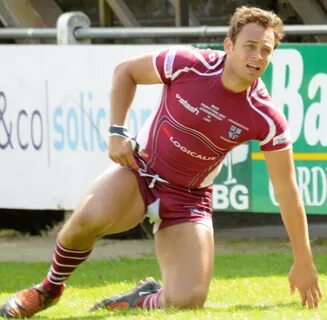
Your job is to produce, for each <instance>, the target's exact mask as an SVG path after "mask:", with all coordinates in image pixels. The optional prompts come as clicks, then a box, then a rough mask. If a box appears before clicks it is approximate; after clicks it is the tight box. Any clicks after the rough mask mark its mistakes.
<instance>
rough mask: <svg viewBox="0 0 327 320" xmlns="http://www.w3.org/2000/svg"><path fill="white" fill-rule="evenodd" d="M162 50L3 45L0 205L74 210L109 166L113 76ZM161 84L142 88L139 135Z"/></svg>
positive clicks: (135, 110) (133, 117) (134, 126)
mask: <svg viewBox="0 0 327 320" xmlns="http://www.w3.org/2000/svg"><path fill="white" fill-rule="evenodd" d="M159 48H162V46H160V45H159V46H156V45H148V46H147V45H139V46H136V45H133V46H132V45H126V46H121V45H120V46H115V45H106V46H84V45H83V46H82V45H81V46H55V45H54V46H52V45H44V46H42V45H38V46H25V45H24V46H23V45H21V46H14V45H8V46H7V45H4V46H1V53H0V75H1V76H0V208H16V209H66V210H71V209H73V208H74V207H75V205H76V204H77V202H78V200H79V199H80V198H81V197H82V195H83V194H84V193H85V192H86V191H87V189H88V188H89V187H90V184H91V182H92V181H93V180H94V179H95V178H96V177H97V176H98V175H99V174H100V173H101V172H102V171H104V170H105V169H106V168H108V167H109V166H111V165H112V163H111V162H110V160H109V159H108V157H107V140H108V139H107V137H108V135H107V132H108V131H107V129H108V124H109V108H108V105H109V103H108V101H109V95H110V87H111V79H112V72H113V69H114V67H115V66H116V65H117V64H118V63H119V62H120V61H122V60H124V59H126V58H128V57H131V56H135V55H138V54H141V53H145V52H151V51H155V50H158V49H159ZM160 91H161V86H160V85H151V86H139V88H138V90H137V94H136V97H135V101H134V103H133V107H132V110H131V112H130V115H129V127H130V130H131V132H132V133H135V132H137V131H138V130H139V128H140V127H141V126H142V124H143V123H144V121H145V120H146V119H147V118H148V117H149V115H150V113H151V110H152V109H153V108H154V107H156V104H157V103H159V95H160Z"/></svg>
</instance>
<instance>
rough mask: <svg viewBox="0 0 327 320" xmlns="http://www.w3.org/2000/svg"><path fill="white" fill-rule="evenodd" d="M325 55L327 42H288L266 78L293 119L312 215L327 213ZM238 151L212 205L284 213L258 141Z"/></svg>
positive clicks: (217, 184)
mask: <svg viewBox="0 0 327 320" xmlns="http://www.w3.org/2000/svg"><path fill="white" fill-rule="evenodd" d="M201 47H205V45H201ZM210 47H211V48H215V49H221V48H222V47H221V45H217V46H215V47H213V46H210ZM326 59H327V45H326V44H284V45H281V46H280V47H279V49H277V50H276V51H275V52H274V55H273V59H272V62H271V64H270V66H269V67H268V69H267V71H266V73H265V74H264V76H263V78H262V79H263V81H264V82H265V84H266V86H267V88H268V91H269V92H270V94H271V96H272V98H273V100H274V101H275V103H276V104H277V105H278V106H280V107H281V108H282V111H283V112H284V114H285V115H286V117H287V119H288V122H289V125H290V129H291V136H292V141H293V149H294V160H295V166H296V174H297V183H298V186H299V190H300V193H301V196H302V199H303V201H304V204H305V207H306V211H307V213H315V214H327V63H326ZM245 150H247V151H245ZM233 152H234V154H233V153H232V154H231V155H230V156H229V157H228V158H227V159H225V162H224V166H223V170H222V171H221V175H220V176H219V177H218V178H217V179H216V180H215V184H214V189H213V209H214V210H226V211H238V210H242V211H247V212H279V208H278V205H277V202H276V199H275V196H274V192H273V189H272V187H271V184H270V181H269V178H268V175H267V170H266V166H265V161H264V158H263V154H262V153H261V152H260V149H259V147H258V143H257V142H250V143H249V145H246V146H240V147H237V148H236V149H235V150H233ZM245 154H246V155H245Z"/></svg>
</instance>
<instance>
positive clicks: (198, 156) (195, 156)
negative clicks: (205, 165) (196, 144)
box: [169, 137, 217, 161]
mask: <svg viewBox="0 0 327 320" xmlns="http://www.w3.org/2000/svg"><path fill="white" fill-rule="evenodd" d="M169 141H170V142H171V143H172V144H173V145H174V146H175V147H177V148H178V149H179V150H181V151H182V152H185V153H186V154H188V155H189V156H191V157H193V158H197V159H201V160H210V161H212V160H216V159H217V157H208V156H204V155H202V154H199V153H196V152H195V151H192V150H190V149H188V148H186V147H184V146H182V145H181V143H180V142H179V141H177V140H175V139H174V137H170V139H169Z"/></svg>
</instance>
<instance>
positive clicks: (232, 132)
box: [228, 125, 242, 140]
mask: <svg viewBox="0 0 327 320" xmlns="http://www.w3.org/2000/svg"><path fill="white" fill-rule="evenodd" d="M241 132H242V129H241V128H239V127H237V126H235V125H231V126H230V128H229V131H228V138H229V139H232V140H235V139H237V138H238V137H239V136H240V134H241Z"/></svg>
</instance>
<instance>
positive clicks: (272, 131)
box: [246, 88, 276, 146]
mask: <svg viewBox="0 0 327 320" xmlns="http://www.w3.org/2000/svg"><path fill="white" fill-rule="evenodd" d="M253 93H256V91H252V92H251V88H248V90H247V93H246V99H247V100H248V102H249V105H250V107H251V108H252V109H253V110H254V111H256V112H257V113H259V114H260V115H261V116H262V117H263V118H264V119H265V120H266V121H267V122H268V125H269V132H268V134H267V136H266V138H265V139H264V140H262V141H260V143H259V145H260V146H263V145H265V144H267V143H268V142H269V141H270V140H271V139H272V138H273V137H274V136H275V134H276V126H275V123H274V121H273V120H272V119H271V118H270V117H269V116H268V115H266V114H265V113H264V112H262V111H260V110H259V109H257V108H256V107H255V106H254V105H253V103H252V101H251V97H253V98H255V99H256V100H257V101H258V99H257V98H258V96H257V95H256V94H253ZM258 102H262V103H263V104H265V105H267V106H269V104H268V103H266V101H265V100H262V101H258Z"/></svg>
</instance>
